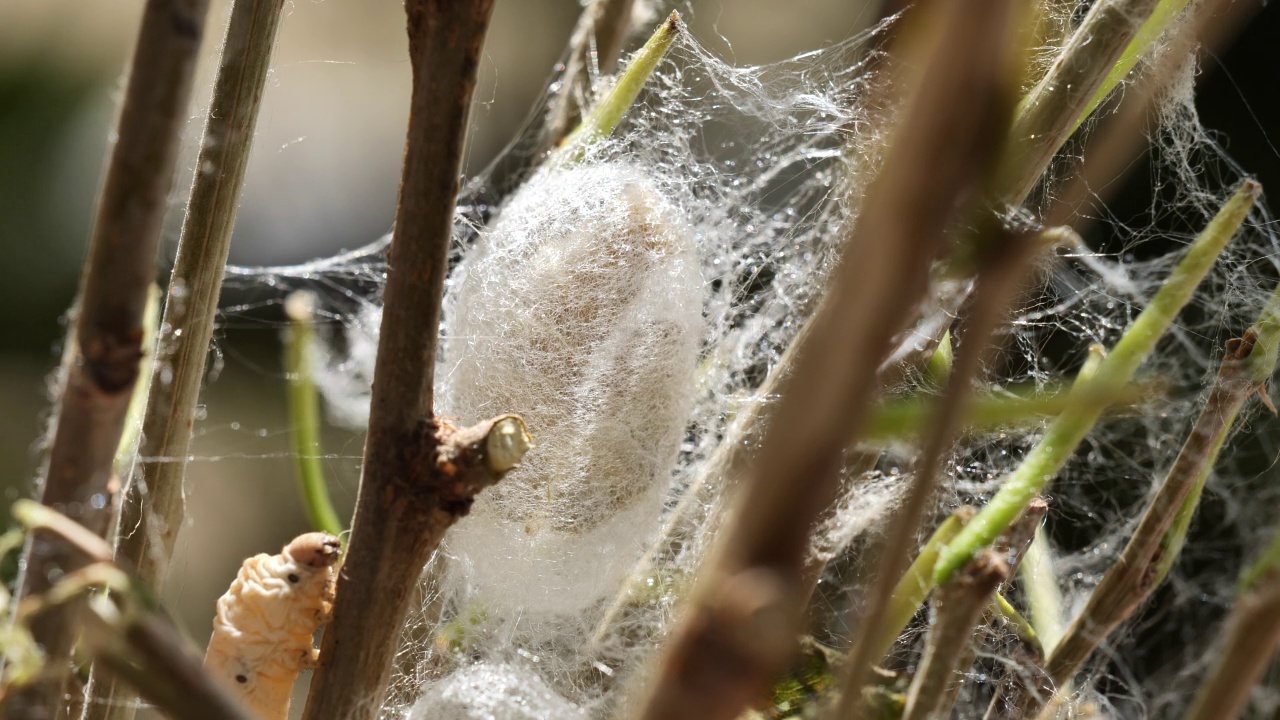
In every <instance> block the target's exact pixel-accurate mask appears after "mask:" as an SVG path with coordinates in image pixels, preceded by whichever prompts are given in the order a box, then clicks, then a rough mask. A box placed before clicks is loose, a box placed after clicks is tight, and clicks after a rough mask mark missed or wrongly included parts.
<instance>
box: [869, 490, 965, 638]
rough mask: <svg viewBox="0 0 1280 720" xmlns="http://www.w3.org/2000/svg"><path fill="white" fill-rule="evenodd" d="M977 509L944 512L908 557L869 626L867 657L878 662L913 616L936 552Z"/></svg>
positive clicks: (929, 588) (929, 584)
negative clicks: (911, 557) (874, 623)
mask: <svg viewBox="0 0 1280 720" xmlns="http://www.w3.org/2000/svg"><path fill="white" fill-rule="evenodd" d="M976 512H977V511H976V510H975V509H973V508H971V507H969V506H967V505H966V506H964V507H961V508H959V509H958V510H956V511H955V512H953V513H951V514H950V515H948V516H947V519H946V520H943V521H942V524H941V525H939V526H938V529H936V530H934V531H933V534H932V535H930V536H929V539H928V540H926V541H925V544H924V546H923V547H921V548H920V554H919V555H917V556H916V559H915V560H913V561H912V563H911V565H910V566H909V567H908V568H907V571H906V572H905V573H903V575H902V579H901V580H899V581H898V585H897V586H896V587H895V588H894V589H893V596H892V598H891V599H890V601H889V606H888V608H887V609H886V611H885V613H884V620H883V621H882V622H881V623H879V624H878V625H877V626H876V627H875V628H871V630H874V631H875V639H874V640H872V641H871V642H870V643H869V645H870V653H869V655H870V656H871V657H874V658H876V662H879V660H880V659H881V658H883V657H884V656H885V655H888V654H889V650H890V648H892V647H893V643H894V641H896V640H897V639H898V637H899V636H900V635H902V631H903V630H904V629H906V627H907V623H909V622H911V618H913V617H915V615H916V612H917V611H918V610H919V609H920V606H921V605H922V604H924V601H925V600H926V599H927V598H928V597H929V594H930V593H932V592H933V588H934V585H933V566H934V565H935V564H936V563H937V562H938V553H939V552H941V550H942V548H943V547H944V546H945V545H946V544H947V543H949V542H951V539H952V538H954V537H955V536H956V534H957V533H959V532H960V528H962V527H964V525H965V523H967V522H969V520H970V519H972V518H973V516H974V513H976Z"/></svg>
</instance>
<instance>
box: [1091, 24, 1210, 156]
mask: <svg viewBox="0 0 1280 720" xmlns="http://www.w3.org/2000/svg"><path fill="white" fill-rule="evenodd" d="M1189 4H1191V0H1160V1H1159V2H1158V3H1156V6H1155V9H1154V10H1152V11H1151V14H1150V15H1149V16H1147V19H1146V20H1143V22H1142V25H1141V26H1140V27H1139V28H1138V31H1137V32H1135V33H1134V34H1133V37H1132V38H1131V39H1130V40H1129V44H1128V45H1126V46H1125V48H1124V52H1122V53H1120V58H1119V59H1118V60H1116V63H1115V65H1112V66H1111V70H1110V71H1109V72H1108V73H1107V76H1106V78H1104V79H1103V81H1102V84H1101V85H1100V86H1099V87H1098V89H1097V91H1096V92H1094V94H1093V97H1092V98H1090V99H1089V103H1088V104H1087V105H1085V107H1084V110H1083V111H1081V113H1080V115H1079V116H1077V118H1076V125H1075V127H1074V128H1072V131H1073V132H1074V131H1075V129H1076V128H1078V127H1080V123H1082V122H1084V121H1085V119H1086V118H1088V117H1089V116H1090V115H1092V114H1093V111H1094V110H1096V109H1097V108H1098V106H1099V105H1101V104H1102V101H1103V100H1106V99H1107V96H1108V95H1110V94H1111V91H1112V90H1115V89H1116V88H1117V87H1119V85H1120V83H1121V82H1122V81H1123V80H1124V79H1125V78H1126V77H1128V76H1129V73H1130V72H1131V71H1132V70H1133V68H1134V67H1135V66H1136V65H1137V64H1138V61H1139V60H1141V59H1142V58H1144V57H1146V55H1147V53H1149V52H1150V51H1151V48H1152V47H1154V46H1155V42H1156V40H1158V39H1159V38H1160V36H1162V35H1164V33H1165V31H1166V30H1168V29H1169V27H1170V26H1172V25H1173V21H1174V20H1175V19H1177V18H1178V16H1179V15H1181V14H1182V11H1183V10H1185V9H1186V8H1187V5H1189Z"/></svg>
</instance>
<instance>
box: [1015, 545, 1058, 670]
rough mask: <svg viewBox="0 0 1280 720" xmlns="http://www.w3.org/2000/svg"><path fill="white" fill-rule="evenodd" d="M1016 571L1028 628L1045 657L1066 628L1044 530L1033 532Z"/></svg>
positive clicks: (1051, 557) (1056, 579)
mask: <svg viewBox="0 0 1280 720" xmlns="http://www.w3.org/2000/svg"><path fill="white" fill-rule="evenodd" d="M1018 571H1019V576H1020V577H1021V579H1022V587H1023V594H1024V595H1025V597H1026V600H1027V608H1028V612H1027V614H1028V615H1029V616H1030V621H1031V627H1032V628H1034V629H1035V631H1036V636H1037V637H1039V638H1040V645H1041V647H1043V648H1044V651H1045V653H1046V654H1048V653H1051V652H1052V651H1053V648H1054V647H1056V646H1057V644H1058V641H1059V640H1060V639H1061V638H1062V634H1063V633H1064V632H1066V627H1065V623H1064V622H1063V619H1062V612H1063V611H1062V591H1061V590H1060V589H1059V588H1058V576H1057V573H1056V571H1055V570H1054V562H1053V555H1052V551H1051V550H1050V549H1049V538H1048V536H1047V535H1046V534H1045V531H1044V528H1037V529H1036V537H1035V539H1034V540H1032V541H1031V545H1030V547H1028V548H1027V554H1026V557H1024V558H1023V559H1022V564H1021V565H1020V566H1019V568H1018Z"/></svg>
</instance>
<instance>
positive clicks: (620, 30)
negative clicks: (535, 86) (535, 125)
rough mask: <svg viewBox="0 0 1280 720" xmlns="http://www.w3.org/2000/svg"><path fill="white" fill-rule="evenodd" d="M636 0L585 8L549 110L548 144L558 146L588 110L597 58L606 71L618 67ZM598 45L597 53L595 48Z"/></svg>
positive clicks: (608, 0)
mask: <svg viewBox="0 0 1280 720" xmlns="http://www.w3.org/2000/svg"><path fill="white" fill-rule="evenodd" d="M634 1H635V0H591V2H589V3H587V5H586V6H585V7H584V8H582V15H580V16H579V17H578V24H577V25H576V26H575V27H574V29H573V37H572V38H570V40H569V49H568V57H566V58H565V61H564V73H563V74H561V76H560V89H559V90H558V91H556V96H555V100H554V101H553V102H552V105H551V111H550V112H549V113H548V114H547V129H546V138H545V140H544V142H545V145H546V148H547V149H550V148H554V147H556V146H557V145H559V144H560V141H561V140H563V139H565V137H567V136H568V135H569V131H571V130H573V128H574V126H575V125H577V123H578V120H579V119H581V118H582V116H583V114H584V111H585V110H586V101H587V100H589V99H590V93H591V73H590V72H589V66H590V64H591V60H592V59H593V58H594V59H595V64H596V69H597V70H599V71H600V73H601V74H602V75H612V74H613V73H614V71H615V70H617V69H618V57H619V56H620V55H621V54H622V42H623V41H624V40H626V37H627V31H628V30H630V29H631V9H632V5H633V4H634ZM593 48H594V50H595V53H594V54H593V53H592V52H591V51H592V49H593Z"/></svg>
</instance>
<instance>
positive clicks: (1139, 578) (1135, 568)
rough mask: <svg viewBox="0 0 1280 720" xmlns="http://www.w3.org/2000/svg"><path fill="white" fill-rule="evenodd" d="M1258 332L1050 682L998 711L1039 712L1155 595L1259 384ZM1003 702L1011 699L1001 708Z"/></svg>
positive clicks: (1093, 599)
mask: <svg viewBox="0 0 1280 720" xmlns="http://www.w3.org/2000/svg"><path fill="white" fill-rule="evenodd" d="M1256 341H1257V336H1256V335H1255V334H1254V333H1253V332H1252V331H1250V332H1248V333H1246V334H1245V337H1244V338H1243V339H1237V340H1232V341H1231V342H1230V343H1229V344H1228V350H1227V355H1226V357H1224V358H1223V361H1222V365H1221V366H1220V367H1219V369H1218V377H1217V379H1216V380H1215V382H1214V384H1213V387H1212V388H1211V389H1210V390H1209V395H1208V399H1207V400H1206V401H1205V406H1204V409H1203V410H1201V412H1200V416H1199V417H1198V418H1197V419H1196V424H1195V427H1194V428H1193V429H1192V431H1191V434H1190V435H1189V436H1188V437H1187V440H1186V442H1185V443H1184V444H1183V446H1182V450H1181V451H1180V452H1179V453H1178V457H1177V459H1176V460H1175V461H1174V463H1173V467H1171V468H1170V469H1169V472H1168V475H1166V476H1165V479H1164V481H1163V482H1162V483H1161V484H1160V488H1159V490H1158V491H1157V492H1156V495H1155V497H1154V498H1152V500H1151V504H1150V505H1148V507H1147V510H1146V512H1145V513H1143V516H1142V519H1141V520H1140V521H1139V522H1138V527H1137V528H1136V529H1135V530H1134V532H1133V536H1132V537H1130V539H1129V542H1128V543H1127V544H1126V545H1125V547H1124V550H1122V551H1121V553H1120V557H1119V558H1117V559H1116V561H1115V563H1113V564H1112V565H1111V567H1110V568H1108V569H1107V572H1106V573H1105V574H1104V575H1103V576H1102V580H1101V581H1100V582H1099V583H1098V586H1097V587H1096V588H1094V590H1093V593H1092V594H1091V595H1090V596H1089V600H1088V602H1087V603H1086V605H1085V607H1084V609H1083V610H1082V611H1081V612H1080V614H1079V615H1078V616H1077V617H1076V619H1075V620H1074V621H1073V622H1072V623H1071V627H1070V628H1069V629H1068V630H1067V632H1066V634H1065V635H1064V636H1063V637H1062V640H1061V641H1060V642H1059V643H1058V644H1057V645H1056V646H1054V649H1053V652H1052V653H1050V655H1049V658H1048V661H1047V663H1046V665H1045V672H1046V678H1045V680H1046V681H1047V687H1041V688H1024V689H1023V692H1020V693H1016V694H1015V695H1014V696H1013V697H1011V698H1002V697H1000V696H997V697H996V698H995V699H994V700H993V701H992V703H993V708H994V709H995V710H996V714H995V716H997V717H1001V716H1005V715H1003V714H1002V713H1006V712H1011V713H1013V714H1014V715H1016V716H1031V715H1034V714H1035V713H1036V712H1037V711H1038V710H1039V708H1040V707H1041V706H1042V705H1043V703H1044V702H1045V701H1046V700H1047V699H1048V696H1049V695H1051V694H1052V692H1053V690H1052V689H1053V688H1054V687H1061V686H1062V685H1063V684H1064V683H1066V682H1068V681H1070V680H1071V678H1072V677H1074V676H1075V674H1076V673H1077V672H1079V670H1080V668H1081V667H1082V666H1083V665H1084V663H1085V662H1086V661H1088V659H1089V658H1090V657H1091V656H1092V655H1093V653H1094V651H1096V650H1097V648H1098V646H1099V645H1101V644H1102V642H1103V641H1104V640H1106V638H1107V636H1109V635H1110V634H1111V633H1112V632H1113V631H1115V629H1116V628H1117V627H1119V626H1120V625H1121V624H1122V623H1123V622H1124V621H1126V620H1128V619H1129V618H1130V617H1131V616H1132V615H1133V613H1134V612H1135V611H1137V609H1138V608H1139V607H1141V606H1142V604H1143V603H1144V602H1145V601H1146V599H1147V598H1148V597H1150V595H1151V592H1152V591H1153V590H1155V587H1156V585H1157V584H1158V582H1159V580H1160V578H1159V577H1158V572H1157V568H1156V565H1157V561H1158V555H1159V553H1160V551H1161V548H1162V545H1163V543H1164V540H1165V536H1166V534H1167V532H1168V530H1169V528H1170V526H1171V525H1172V524H1173V522H1174V519H1175V517H1176V516H1177V514H1178V512H1179V509H1180V508H1181V507H1182V505H1183V500H1184V498H1186V497H1187V495H1188V493H1189V492H1190V491H1191V490H1192V488H1193V487H1195V486H1196V485H1197V484H1198V483H1199V482H1200V480H1201V479H1202V478H1204V477H1205V475H1207V474H1208V472H1209V471H1210V469H1211V468H1212V465H1213V462H1214V461H1215V460H1216V459H1217V456H1218V450H1219V449H1220V448H1221V447H1222V443H1223V442H1224V441H1225V439H1226V436H1227V434H1228V433H1229V432H1230V430H1231V427H1232V423H1233V422H1234V420H1235V418H1236V416H1237V415H1238V414H1239V412H1240V410H1241V408H1242V407H1244V404H1245V402H1246V401H1247V400H1248V399H1249V398H1250V397H1251V396H1252V395H1254V394H1255V393H1256V392H1257V390H1258V382H1257V380H1256V378H1255V377H1253V373H1252V372H1251V367H1250V362H1249V358H1250V355H1251V354H1252V353H1253V349H1254V346H1255V343H1256ZM997 703H1007V705H1008V708H1009V709H1008V710H999V709H998V708H997Z"/></svg>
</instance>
